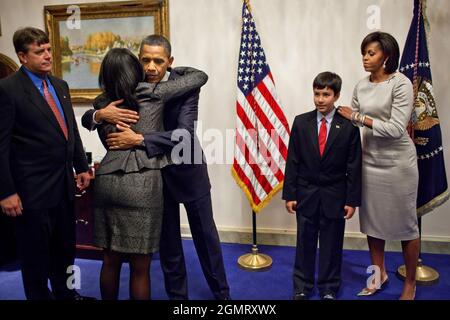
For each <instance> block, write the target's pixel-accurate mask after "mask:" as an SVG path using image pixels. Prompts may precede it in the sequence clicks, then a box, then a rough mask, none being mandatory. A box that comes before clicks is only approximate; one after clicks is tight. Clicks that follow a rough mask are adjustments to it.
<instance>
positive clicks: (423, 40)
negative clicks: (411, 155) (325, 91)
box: [400, 0, 450, 217]
mask: <svg viewBox="0 0 450 320" xmlns="http://www.w3.org/2000/svg"><path fill="white" fill-rule="evenodd" d="M424 15H425V0H414V15H413V19H412V22H411V26H410V29H409V33H408V37H407V39H406V44H405V48H404V50H403V55H402V59H401V61H400V72H402V73H404V74H405V75H406V76H407V77H408V78H409V79H410V80H411V81H412V83H413V85H414V94H415V108H414V112H413V116H412V119H413V120H412V123H413V129H414V131H413V133H414V134H413V136H414V143H415V144H416V150H417V164H418V167H419V188H418V192H417V215H418V216H419V217H421V216H423V215H424V214H426V213H428V212H430V211H432V210H433V209H434V208H436V207H438V206H439V205H441V204H443V203H444V202H445V201H447V200H448V199H449V196H450V194H449V191H448V185H447V175H446V173H445V163H444V152H443V150H444V148H443V146H442V135H441V126H440V121H439V117H438V112H437V108H436V101H435V99H434V94H433V82H432V79H431V64H430V59H429V55H428V46H427V34H426V29H425V23H424Z"/></svg>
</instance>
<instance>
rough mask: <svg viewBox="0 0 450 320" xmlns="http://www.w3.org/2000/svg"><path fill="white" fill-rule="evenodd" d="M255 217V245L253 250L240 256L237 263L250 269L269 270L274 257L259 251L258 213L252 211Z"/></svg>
mask: <svg viewBox="0 0 450 320" xmlns="http://www.w3.org/2000/svg"><path fill="white" fill-rule="evenodd" d="M252 217H253V246H252V252H251V253H247V254H244V255H242V256H240V257H239V259H238V261H237V263H238V265H239V266H240V267H241V268H243V269H245V270H250V271H263V270H267V269H269V268H270V267H271V266H272V258H271V257H269V256H268V255H266V254H262V253H259V252H258V251H259V250H258V245H257V241H256V213H255V211H252Z"/></svg>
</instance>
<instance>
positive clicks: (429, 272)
mask: <svg viewBox="0 0 450 320" xmlns="http://www.w3.org/2000/svg"><path fill="white" fill-rule="evenodd" d="M419 234H420V239H422V218H419ZM397 276H398V277H399V278H400V279H402V280H405V279H406V266H405V265H402V266H400V267H399V268H398V269H397ZM438 282H439V273H438V272H437V271H436V270H434V269H433V268H430V267H427V266H424V265H423V264H422V258H421V257H420V253H419V260H418V261H417V267H416V283H417V284H418V285H421V286H431V285H434V284H436V283H438Z"/></svg>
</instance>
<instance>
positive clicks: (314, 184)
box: [283, 110, 361, 295]
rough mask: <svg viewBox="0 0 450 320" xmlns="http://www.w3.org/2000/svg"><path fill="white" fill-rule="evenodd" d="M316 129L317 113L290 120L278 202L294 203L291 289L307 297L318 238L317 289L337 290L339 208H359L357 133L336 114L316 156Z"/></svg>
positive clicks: (341, 219) (341, 215)
mask: <svg viewBox="0 0 450 320" xmlns="http://www.w3.org/2000/svg"><path fill="white" fill-rule="evenodd" d="M317 126H318V125H317V111H316V110H314V111H311V112H308V113H305V114H302V115H299V116H297V117H296V118H295V120H294V124H293V126H292V133H291V138H290V141H289V150H288V157H287V162H286V174H285V180H284V188H283V199H284V200H286V201H297V210H296V211H297V251H296V261H295V267H294V290H295V292H296V293H299V292H305V293H309V292H310V291H311V290H312V289H313V287H314V273H315V272H314V271H315V258H316V248H317V239H318V238H319V243H320V251H319V256H320V261H319V277H318V283H317V286H318V289H319V291H320V293H321V295H325V294H327V293H330V292H331V293H333V294H336V293H337V291H338V289H339V286H340V269H341V260H342V246H343V238H344V229H345V219H344V216H345V213H344V206H345V205H348V206H351V207H358V206H359V205H360V201H361V142H360V134H359V129H358V128H356V127H354V126H353V125H352V124H351V122H350V121H348V120H346V119H344V118H343V117H341V116H340V115H339V114H338V113H337V112H336V113H335V114H334V117H333V120H332V122H331V126H330V129H329V134H328V137H327V141H326V145H325V150H324V153H323V155H322V157H321V156H320V153H319V143H318V127H317Z"/></svg>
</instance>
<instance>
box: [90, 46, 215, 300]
mask: <svg viewBox="0 0 450 320" xmlns="http://www.w3.org/2000/svg"><path fill="white" fill-rule="evenodd" d="M177 71H178V72H180V73H181V74H184V75H183V76H182V77H179V78H177V79H174V80H173V81H167V82H163V83H157V84H154V83H147V82H143V81H144V76H145V74H144V71H143V69H142V66H141V64H140V62H139V60H138V59H137V57H136V56H134V55H133V54H132V53H131V52H130V51H129V50H127V49H119V48H116V49H111V50H110V51H108V54H107V55H106V56H105V58H104V59H103V62H102V65H101V69H100V76H99V83H100V86H101V88H102V89H103V91H104V93H103V94H102V95H100V96H99V97H97V99H96V100H95V102H94V107H95V108H96V109H100V108H103V107H106V106H107V105H108V104H109V103H110V102H111V101H116V100H119V99H121V98H122V99H124V102H123V106H127V108H130V109H133V110H135V111H137V112H138V113H139V120H138V122H137V123H136V124H135V125H132V129H133V130H134V131H135V132H139V133H142V134H148V133H151V132H155V131H164V127H163V107H164V104H165V103H166V102H167V101H168V100H170V99H173V98H177V97H180V96H181V95H183V94H186V93H188V92H189V91H191V90H195V89H198V88H200V87H201V86H203V85H204V84H205V83H206V81H207V79H208V77H207V75H206V74H205V73H203V72H201V71H198V70H195V69H192V68H177ZM124 108H125V107H124ZM115 130H116V127H115V126H114V125H111V124H108V123H102V124H100V125H99V127H98V134H99V136H100V139H101V141H102V143H103V145H104V146H105V148H106V149H108V146H107V144H106V138H107V135H108V134H109V133H112V132H114V131H115ZM168 164H170V159H169V158H168V157H167V156H166V155H161V156H158V157H154V158H148V157H147V154H146V151H145V149H144V148H134V149H128V150H108V151H107V153H106V155H105V157H104V158H103V160H102V162H101V163H100V166H99V168H98V169H97V171H96V179H95V189H94V195H95V205H94V207H95V208H94V244H95V245H97V246H98V247H101V248H103V249H104V259H103V265H102V270H101V275H100V288H101V293H102V298H103V299H108V300H111V299H117V295H118V288H119V278H120V269H121V263H122V260H123V259H126V260H128V261H129V262H130V298H131V299H140V300H142V299H149V298H150V274H149V272H150V262H151V259H152V254H153V253H154V252H156V251H158V249H159V238H160V233H161V222H162V214H163V194H162V177H161V172H160V170H161V168H163V167H165V166H167V165H168Z"/></svg>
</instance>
